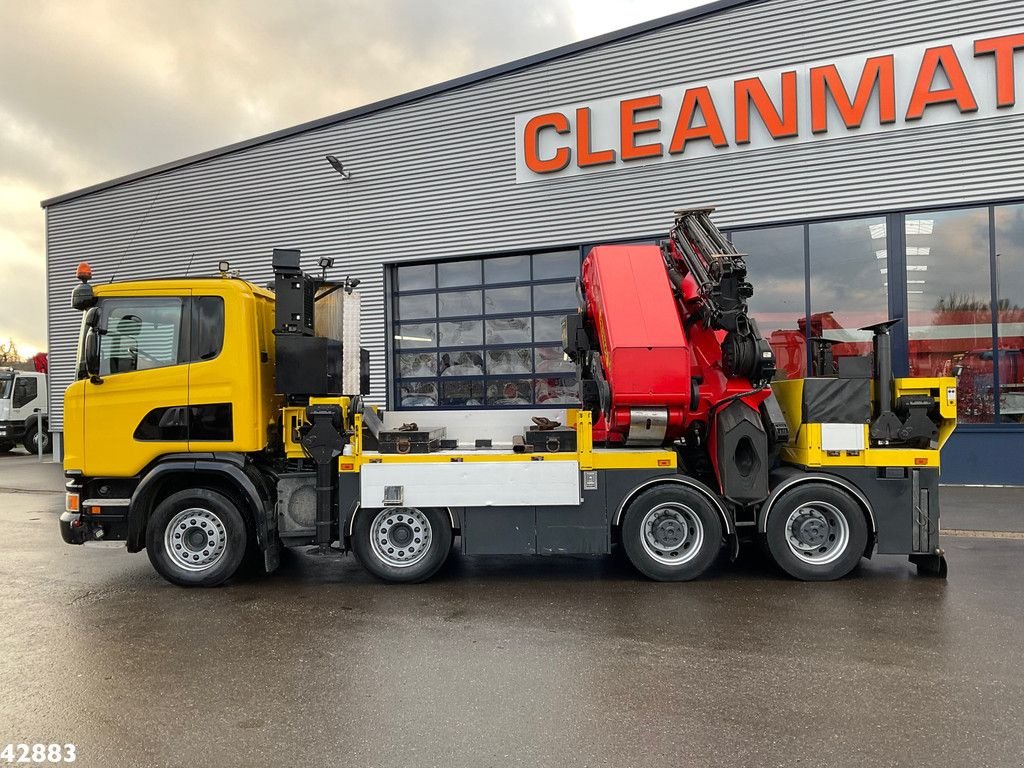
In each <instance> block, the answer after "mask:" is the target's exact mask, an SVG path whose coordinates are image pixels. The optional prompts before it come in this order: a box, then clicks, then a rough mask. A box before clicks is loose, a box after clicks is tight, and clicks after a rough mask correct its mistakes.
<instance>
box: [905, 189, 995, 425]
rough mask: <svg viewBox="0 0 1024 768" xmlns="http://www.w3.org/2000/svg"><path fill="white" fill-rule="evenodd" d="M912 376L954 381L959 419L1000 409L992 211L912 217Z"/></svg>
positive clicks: (981, 418)
mask: <svg viewBox="0 0 1024 768" xmlns="http://www.w3.org/2000/svg"><path fill="white" fill-rule="evenodd" d="M906 238H907V313H908V316H909V329H908V331H909V337H910V338H909V341H910V348H909V351H910V375H911V376H956V377H957V418H958V419H959V420H960V421H961V422H973V423H990V422H992V421H993V417H994V412H995V396H994V377H993V370H994V369H993V366H992V359H991V358H992V313H991V308H990V304H991V295H992V290H991V284H990V278H989V225H988V208H966V209H960V210H953V211H936V212H934V213H915V214H914V215H913V220H911V219H910V218H908V219H907V229H906Z"/></svg>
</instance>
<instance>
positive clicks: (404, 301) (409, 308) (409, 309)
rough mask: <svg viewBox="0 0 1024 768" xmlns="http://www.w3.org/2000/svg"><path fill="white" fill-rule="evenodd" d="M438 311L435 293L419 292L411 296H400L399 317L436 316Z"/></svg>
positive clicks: (410, 318) (413, 318)
mask: <svg viewBox="0 0 1024 768" xmlns="http://www.w3.org/2000/svg"><path fill="white" fill-rule="evenodd" d="M436 312H437V300H436V296H435V294H433V293H419V294H413V295H411V296H399V297H398V319H399V320H419V319H421V318H427V317H434V315H435V314H436Z"/></svg>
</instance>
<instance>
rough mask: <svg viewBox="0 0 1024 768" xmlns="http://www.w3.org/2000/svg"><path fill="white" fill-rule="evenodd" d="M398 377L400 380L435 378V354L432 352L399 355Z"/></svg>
mask: <svg viewBox="0 0 1024 768" xmlns="http://www.w3.org/2000/svg"><path fill="white" fill-rule="evenodd" d="M398 375H399V376H400V377H401V378H413V377H417V376H419V377H424V376H436V375H437V354H436V353H434V352H416V353H406V354H401V355H399V356H398Z"/></svg>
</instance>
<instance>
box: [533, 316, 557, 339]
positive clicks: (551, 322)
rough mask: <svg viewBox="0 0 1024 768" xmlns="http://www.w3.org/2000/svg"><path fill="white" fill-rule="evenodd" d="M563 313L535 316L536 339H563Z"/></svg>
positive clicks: (534, 330) (534, 336) (534, 335)
mask: <svg viewBox="0 0 1024 768" xmlns="http://www.w3.org/2000/svg"><path fill="white" fill-rule="evenodd" d="M563 317H565V315H564V314H562V315H540V316H538V317H535V318H533V340H534V341H561V340H562V318H563Z"/></svg>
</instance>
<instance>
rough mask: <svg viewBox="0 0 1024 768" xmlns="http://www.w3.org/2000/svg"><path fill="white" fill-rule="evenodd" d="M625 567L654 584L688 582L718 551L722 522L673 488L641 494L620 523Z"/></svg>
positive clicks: (702, 502)
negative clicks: (652, 581)
mask: <svg viewBox="0 0 1024 768" xmlns="http://www.w3.org/2000/svg"><path fill="white" fill-rule="evenodd" d="M622 547H623V549H625V550H626V555H627V556H628V557H629V561H630V562H631V563H633V567H634V568H636V569H637V570H638V571H640V573H642V574H643V575H644V576H647V577H648V578H650V579H654V580H655V581H689V580H691V579H695V578H697V577H698V576H700V575H701V574H702V573H704V571H706V570H707V569H708V568H710V567H711V564H712V563H714V562H715V558H716V557H717V556H718V552H719V550H720V549H721V547H722V520H721V518H720V517H719V515H718V512H717V511H716V510H715V509H714V507H712V506H711V503H710V502H709V501H708V500H707V499H706V498H704V497H703V496H701V495H700V494H699V493H697V492H696V491H694V490H691V489H689V488H685V487H682V486H679V485H678V484H673V485H663V486H659V487H657V488H652V489H650V490H648V491H644V492H643V493H641V494H640V495H639V496H637V497H636V499H634V500H633V501H632V502H631V503H630V505H629V508H628V509H627V510H626V516H625V517H624V518H623V520H622Z"/></svg>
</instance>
